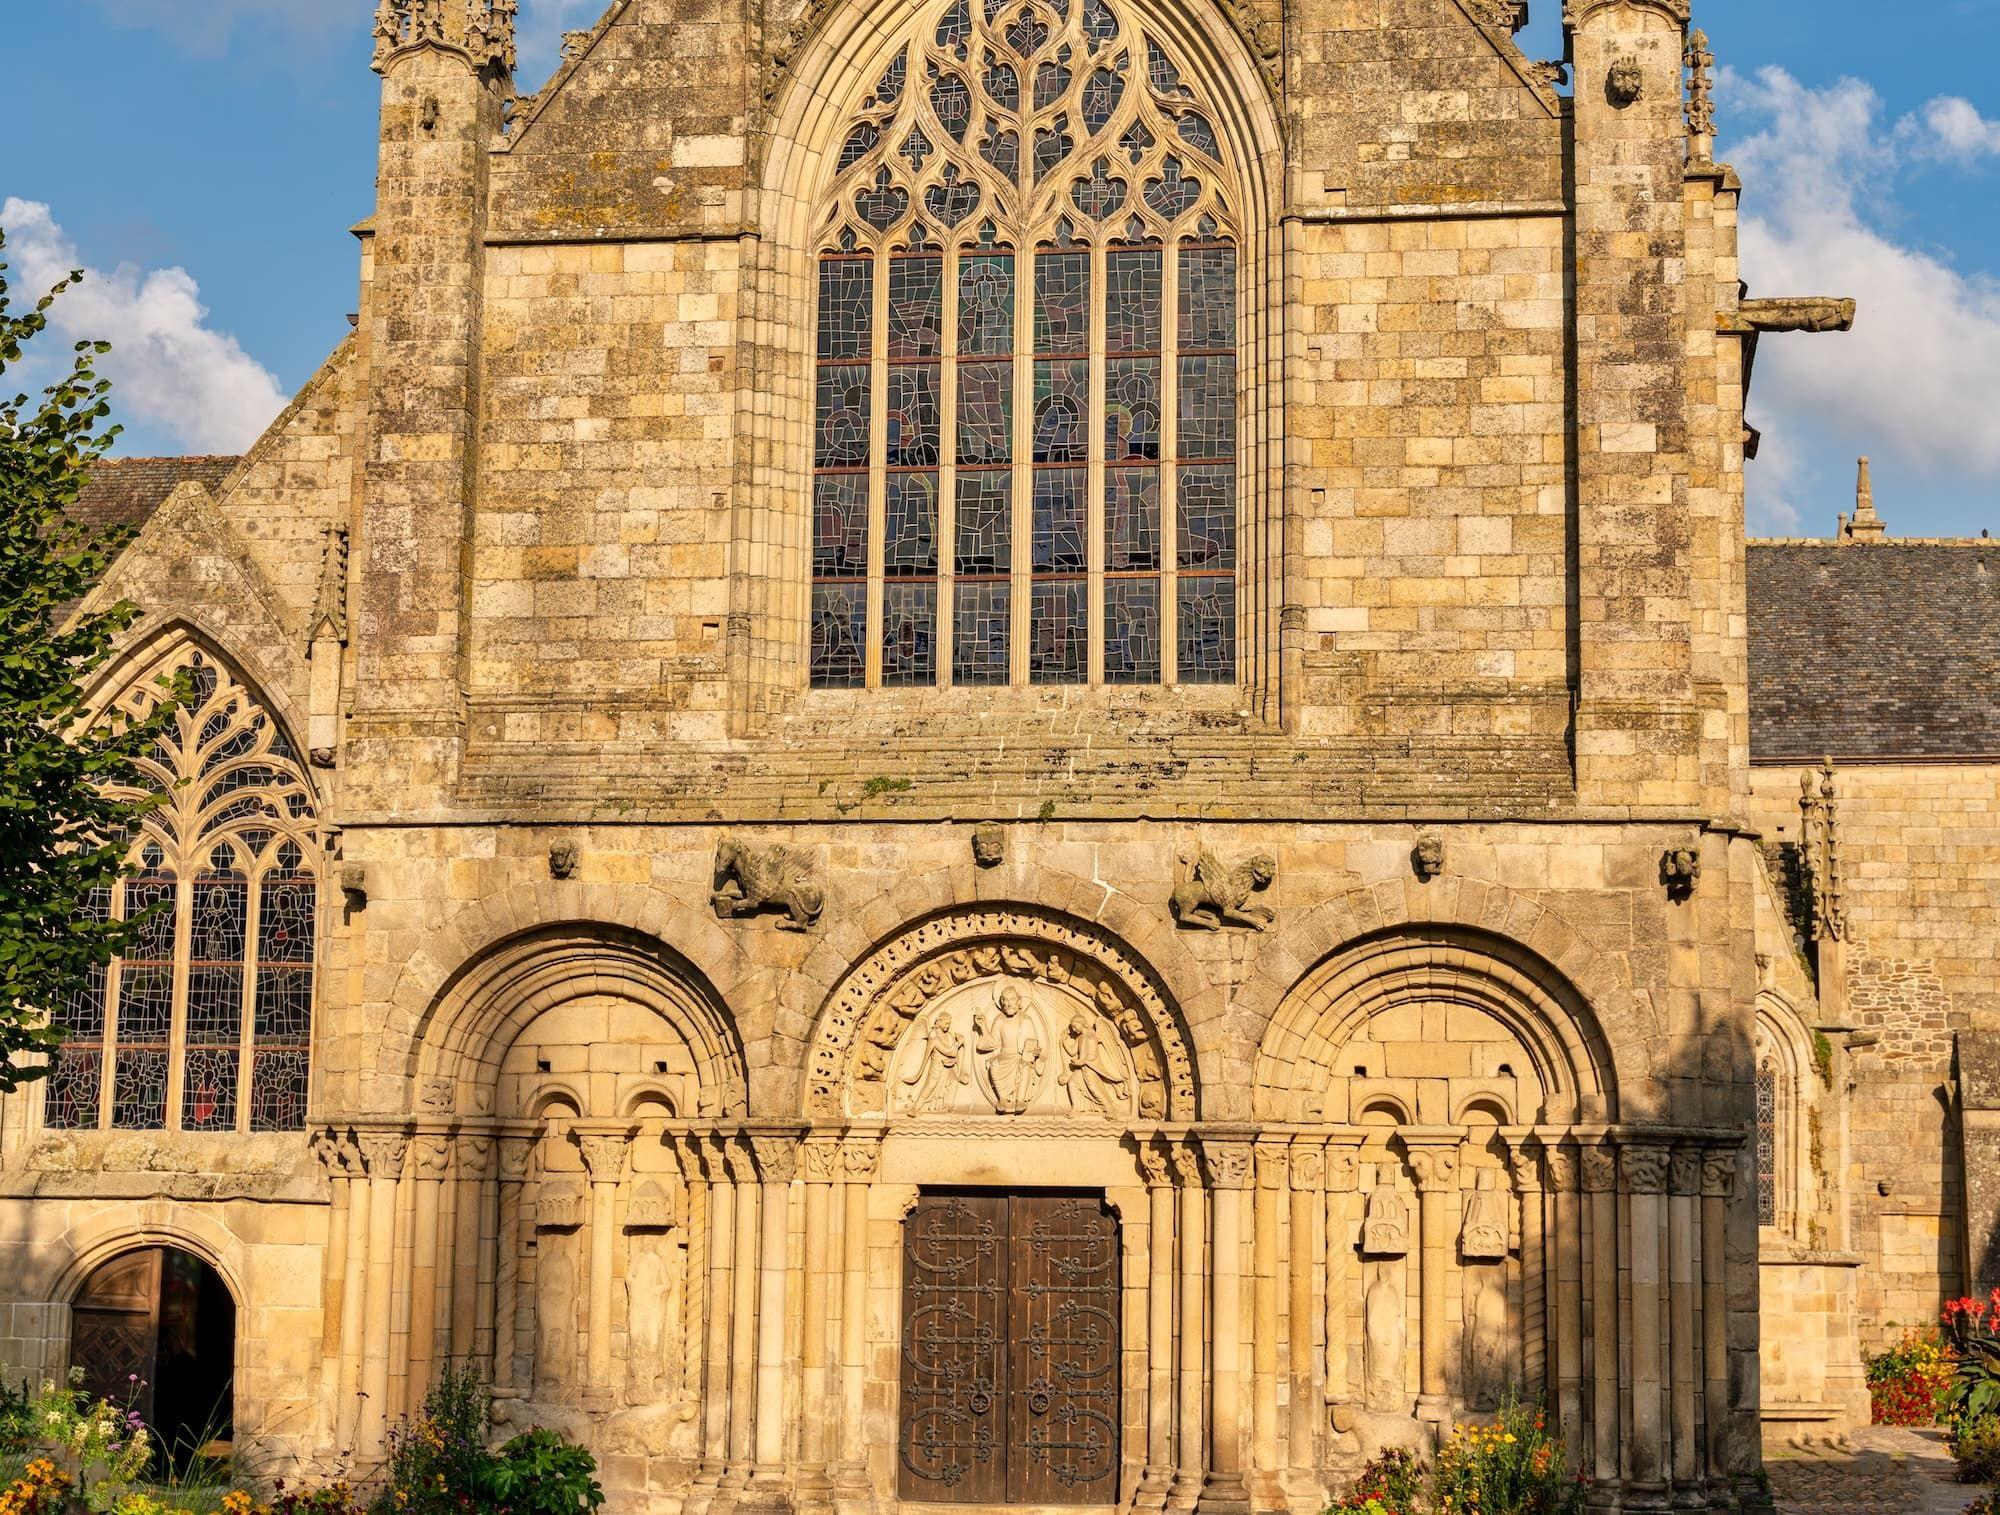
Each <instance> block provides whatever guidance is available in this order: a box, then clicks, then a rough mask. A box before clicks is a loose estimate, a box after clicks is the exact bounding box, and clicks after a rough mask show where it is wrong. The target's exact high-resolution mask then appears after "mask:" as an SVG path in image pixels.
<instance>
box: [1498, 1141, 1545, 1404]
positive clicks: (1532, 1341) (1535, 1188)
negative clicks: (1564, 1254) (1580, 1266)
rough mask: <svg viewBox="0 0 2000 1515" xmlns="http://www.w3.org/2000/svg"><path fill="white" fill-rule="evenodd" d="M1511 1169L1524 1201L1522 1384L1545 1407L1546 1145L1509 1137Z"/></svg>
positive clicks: (1508, 1162)
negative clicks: (1544, 1173) (1543, 1153)
mask: <svg viewBox="0 0 2000 1515" xmlns="http://www.w3.org/2000/svg"><path fill="white" fill-rule="evenodd" d="M1507 1169H1508V1172H1509V1173H1510V1174H1511V1175H1512V1177H1513V1180H1514V1193H1515V1195H1516V1197H1518V1198H1519V1200H1520V1202H1521V1382H1522V1383H1524V1384H1525V1385H1527V1392H1528V1393H1529V1394H1535V1395H1539V1396H1541V1398H1542V1401H1543V1403H1545V1404H1549V1405H1553V1404H1554V1403H1555V1402H1556V1386H1555V1384H1554V1382H1553V1378H1554V1375H1553V1373H1551V1372H1550V1362H1549V1350H1548V1344H1549V1335H1548V1329H1549V1309H1548V1300H1549V1254H1548V1250H1547V1248H1546V1247H1545V1246H1544V1245H1543V1237H1542V1230H1543V1221H1544V1217H1545V1205H1544V1200H1543V1196H1542V1141H1541V1138H1540V1137H1538V1136H1536V1135H1535V1134H1534V1133H1533V1132H1532V1131H1522V1132H1514V1133H1511V1134H1509V1135H1508V1141H1507Z"/></svg>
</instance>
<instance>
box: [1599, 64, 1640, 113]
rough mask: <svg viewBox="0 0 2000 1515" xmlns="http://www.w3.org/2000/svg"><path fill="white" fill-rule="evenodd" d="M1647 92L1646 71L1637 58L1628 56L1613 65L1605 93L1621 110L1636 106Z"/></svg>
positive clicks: (1605, 86)
mask: <svg viewBox="0 0 2000 1515" xmlns="http://www.w3.org/2000/svg"><path fill="white" fill-rule="evenodd" d="M1645 92H1646V71H1645V70H1644V69H1643V68H1641V67H1640V66H1639V60H1638V59H1637V58H1634V57H1631V56H1630V55H1627V56H1626V57H1623V58H1620V59H1618V60H1617V61H1616V62H1614V63H1613V64H1612V65H1611V72H1610V73H1609V74H1608V75H1606V77H1605V80H1604V93H1605V96H1606V98H1608V99H1609V100H1610V101H1611V103H1612V104H1613V105H1615V106H1617V107H1618V108H1619V109H1620V110H1623V109H1624V108H1625V107H1626V106H1628V105H1636V104H1637V103H1638V100H1639V97H1640V96H1641V95H1643V94H1644V93H1645Z"/></svg>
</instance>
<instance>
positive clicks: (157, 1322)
mask: <svg viewBox="0 0 2000 1515" xmlns="http://www.w3.org/2000/svg"><path fill="white" fill-rule="evenodd" d="M69 1361H70V1368H71V1371H72V1372H75V1371H78V1370H80V1371H81V1372H82V1375H83V1388H84V1390H85V1392H87V1393H89V1394H91V1395H93V1396H100V1397H102V1398H105V1399H109V1400H110V1401H112V1402H113V1403H114V1404H121V1405H122V1404H125V1403H127V1402H129V1403H130V1404H131V1406H132V1408H134V1409H135V1410H137V1411H138V1412H139V1414H140V1416H141V1417H143V1418H144V1420H145V1422H146V1424H147V1425H148V1426H150V1427H152V1429H153V1431H154V1433H155V1435H157V1436H158V1438H159V1440H160V1446H161V1451H162V1454H163V1455H164V1456H165V1457H167V1458H169V1459H171V1460H172V1461H173V1462H174V1463H175V1464H177V1465H182V1466H185V1465H186V1463H187V1462H189V1461H190V1460H191V1459H192V1458H193V1457H194V1455H195V1454H196V1453H198V1452H200V1451H202V1450H203V1449H204V1448H206V1447H208V1446H210V1445H212V1444H213V1443H216V1442H224V1443H226V1442H228V1441H230V1440H231V1439H232V1438H233V1436H234V1424H233V1422H234V1419H235V1403H234V1400H235V1392H234V1391H235V1379H236V1301H235V1300H234V1299H233V1298H232V1297H231V1296H230V1293H229V1286H228V1285H227V1284H225V1283H224V1282H223V1281H222V1276H221V1275H220V1274H219V1273H217V1272H216V1271H215V1269H213V1268H211V1267H210V1266H209V1265H208V1264H207V1263H205V1262H203V1261H202V1260H201V1259H200V1258H199V1257H196V1256H195V1255H194V1254H193V1253H191V1252H183V1251H181V1250H180V1249H179V1248H178V1247H145V1248H142V1249H140V1250H138V1251H133V1252H124V1253H120V1254H119V1255H118V1256H117V1257H114V1258H112V1259H111V1261H109V1262H107V1263H104V1264H103V1265H102V1266H100V1267H99V1268H98V1269H97V1270H96V1271H95V1272H93V1273H92V1274H91V1275H90V1277H89V1278H87V1279H86V1280H84V1285H83V1288H82V1289H81V1290H79V1291H78V1293H77V1296H76V1298H75V1300H74V1301H72V1303H71V1306H70V1352H69Z"/></svg>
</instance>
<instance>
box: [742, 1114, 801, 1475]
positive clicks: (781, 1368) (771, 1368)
mask: <svg viewBox="0 0 2000 1515" xmlns="http://www.w3.org/2000/svg"><path fill="white" fill-rule="evenodd" d="M750 1141H751V1145H752V1147H753V1148H754V1150H755V1152H756V1156H757V1170H758V1173H759V1174H760V1176H761V1177H762V1179H763V1203H762V1211H763V1225H762V1228H761V1230H760V1233H759V1236H758V1244H757V1410H756V1416H757V1419H756V1440H755V1455H756V1465H755V1467H754V1469H753V1470H752V1481H751V1484H750V1489H749V1493H748V1495H747V1496H746V1497H745V1499H744V1501H743V1508H744V1509H746V1510H747V1509H755V1510H758V1511H765V1512H777V1511H789V1510H790V1509H791V1507H792V1498H791V1491H790V1489H789V1487H788V1485H787V1481H786V1477H785V1460H786V1459H785V1368H786V1362H785V1324H786V1321H785V1283H786V1278H787V1274H788V1273H789V1272H790V1269H789V1266H788V1262H789V1259H788V1258H787V1256H786V1250H787V1244H788V1242H789V1241H790V1237H791V1219H792V1203H791V1200H792V1180H793V1179H794V1178H795V1177H796V1176H797V1175H798V1168H799V1138H798V1136H797V1134H796V1133H794V1134H788V1135H784V1136H754V1137H752V1138H751V1139H750Z"/></svg>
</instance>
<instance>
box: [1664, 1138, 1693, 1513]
mask: <svg viewBox="0 0 2000 1515" xmlns="http://www.w3.org/2000/svg"><path fill="white" fill-rule="evenodd" d="M1700 1189H1701V1153H1700V1152H1699V1151H1698V1150H1697V1149H1695V1148H1693V1147H1677V1148H1675V1149H1674V1155H1673V1163H1672V1166H1671V1167H1670V1169H1669V1170H1668V1182H1667V1190H1668V1199H1667V1207H1668V1214H1667V1289H1668V1301H1667V1329H1668V1341H1669V1344H1670V1352H1669V1362H1670V1364H1671V1371H1670V1373H1669V1375H1668V1377H1669V1382H1670V1383H1671V1384H1672V1386H1673V1387H1672V1391H1671V1394H1670V1396H1669V1404H1668V1408H1669V1410H1670V1412H1671V1416H1672V1420H1671V1431H1672V1436H1671V1441H1670V1456H1671V1460H1670V1463H1669V1472H1670V1473H1671V1475H1672V1477H1673V1481H1674V1487H1675V1489H1676V1490H1677V1491H1678V1493H1679V1494H1689V1493H1692V1492H1694V1491H1696V1490H1697V1489H1699V1488H1700V1475H1701V1449H1700V1445H1699V1443H1698V1442H1697V1441H1696V1438H1695V1416H1696V1413H1697V1410H1696V1394H1695V1383H1696V1380H1697V1379H1698V1377H1699V1376H1700V1369H1699V1368H1698V1367H1697V1366H1696V1358H1697V1356H1698V1354H1699V1352H1700V1343H1699V1342H1698V1341H1697V1340H1696V1336H1695V1319H1696V1315H1697V1312H1698V1305H1699V1299H1698V1296H1697V1293H1696V1287H1695V1279H1696V1272H1695V1269H1696V1266H1697V1265H1696V1261H1695V1259H1696V1253H1697V1251H1698V1242H1699V1237H1698V1235H1697V1232H1696V1225H1697V1222H1696V1218H1695V1206H1696V1200H1695V1196H1696V1194H1697V1193H1698V1192H1699V1191H1700Z"/></svg>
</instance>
